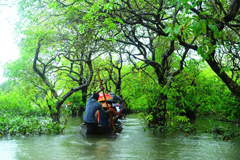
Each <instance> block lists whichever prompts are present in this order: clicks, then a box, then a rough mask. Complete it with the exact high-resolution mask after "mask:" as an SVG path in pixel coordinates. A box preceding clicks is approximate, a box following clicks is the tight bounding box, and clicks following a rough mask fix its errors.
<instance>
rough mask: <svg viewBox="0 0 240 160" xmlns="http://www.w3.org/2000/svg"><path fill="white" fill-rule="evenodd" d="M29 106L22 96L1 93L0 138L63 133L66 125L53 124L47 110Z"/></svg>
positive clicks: (13, 93)
mask: <svg viewBox="0 0 240 160" xmlns="http://www.w3.org/2000/svg"><path fill="white" fill-rule="evenodd" d="M28 104H29V102H28V101H27V100H26V98H25V97H22V96H21V94H17V93H16V92H8V93H5V92H2V91H0V137H2V136H4V135H28V134H46V133H47V134H49V133H61V132H63V130H64V125H62V124H61V123H56V122H53V121H52V119H51V118H50V117H49V116H47V114H46V113H47V111H46V109H43V108H39V107H34V106H32V105H28Z"/></svg>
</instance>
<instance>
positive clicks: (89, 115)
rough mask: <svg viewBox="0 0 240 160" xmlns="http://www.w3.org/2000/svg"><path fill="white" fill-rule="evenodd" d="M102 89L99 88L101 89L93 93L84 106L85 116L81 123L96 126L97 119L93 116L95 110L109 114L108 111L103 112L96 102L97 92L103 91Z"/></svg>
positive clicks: (100, 105) (99, 104)
mask: <svg viewBox="0 0 240 160" xmlns="http://www.w3.org/2000/svg"><path fill="white" fill-rule="evenodd" d="M103 90H104V88H103V87H101V89H100V90H99V91H97V92H95V93H94V94H93V95H91V96H90V97H89V98H88V100H87V104H86V110H85V115H84V117H83V121H84V123H85V124H91V125H96V126H97V125H98V121H97V117H96V116H95V113H96V112H97V110H100V111H101V112H103V113H105V114H109V112H110V111H108V110H104V109H103V108H102V104H101V103H100V102H98V97H99V94H98V93H99V92H101V91H103Z"/></svg>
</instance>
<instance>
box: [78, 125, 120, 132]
mask: <svg viewBox="0 0 240 160" xmlns="http://www.w3.org/2000/svg"><path fill="white" fill-rule="evenodd" d="M80 127H81V131H82V133H83V134H85V135H88V134H113V133H114V131H113V129H112V127H101V126H98V125H96V124H86V123H83V124H81V126H80ZM115 129H116V132H117V133H120V132H121V131H122V123H121V122H118V123H117V124H115Z"/></svg>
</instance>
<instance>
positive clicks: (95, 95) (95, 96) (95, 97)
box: [92, 92, 99, 100]
mask: <svg viewBox="0 0 240 160" xmlns="http://www.w3.org/2000/svg"><path fill="white" fill-rule="evenodd" d="M98 97H99V94H98V93H96V92H95V93H93V97H92V99H95V100H98Z"/></svg>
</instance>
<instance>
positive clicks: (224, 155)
mask: <svg viewBox="0 0 240 160" xmlns="http://www.w3.org/2000/svg"><path fill="white" fill-rule="evenodd" d="M122 122H123V126H124V128H123V131H122V132H121V133H119V134H118V135H117V137H114V136H111V135H108V136H107V135H105V136H85V135H82V134H81V131H80V127H79V126H80V124H81V123H82V120H81V118H79V117H77V118H71V119H69V122H68V125H67V128H66V130H65V132H64V134H59V135H42V136H22V137H4V138H2V139H0V160H82V159H83V160H84V159H94V160H98V159H99V160H101V159H106V160H108V159H123V160H124V159H134V160H135V159H136V160H138V159H140V160H141V159H143V160H144V159H147V160H155V159H164V160H167V159H169V160H174V159H176V160H178V159H181V160H183V159H187V160H198V159H199V160H215V159H216V160H220V159H222V160H225V159H226V160H239V159H240V141H239V139H235V140H234V141H222V140H216V139H214V138H212V135H211V134H209V133H197V135H196V136H194V135H191V134H190V135H189V136H188V137H186V136H185V135H184V134H183V133H177V134H163V133H161V134H153V133H148V132H144V131H143V127H142V125H141V123H140V120H139V119H138V118H137V116H136V115H128V116H127V119H126V120H122ZM219 123H221V122H219ZM199 125H201V126H199V128H201V127H206V125H207V121H203V122H201V123H200V124H199Z"/></svg>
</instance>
